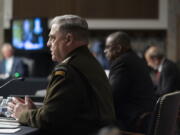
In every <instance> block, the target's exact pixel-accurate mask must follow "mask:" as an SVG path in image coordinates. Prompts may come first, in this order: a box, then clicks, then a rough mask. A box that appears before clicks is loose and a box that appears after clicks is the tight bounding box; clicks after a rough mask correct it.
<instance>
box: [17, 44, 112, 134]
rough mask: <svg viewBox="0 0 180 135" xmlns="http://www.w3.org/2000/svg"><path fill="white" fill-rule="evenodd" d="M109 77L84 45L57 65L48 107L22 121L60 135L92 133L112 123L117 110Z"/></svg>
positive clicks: (31, 113)
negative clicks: (114, 105) (114, 106)
mask: <svg viewBox="0 0 180 135" xmlns="http://www.w3.org/2000/svg"><path fill="white" fill-rule="evenodd" d="M112 102H113V101H112V94H111V90H110V85H109V83H108V79H107V78H106V75H105V73H104V71H103V69H102V68H101V66H100V65H99V63H98V62H97V61H96V59H95V58H94V57H93V56H92V55H91V53H90V52H89V50H88V49H87V47H85V46H83V47H80V48H77V49H76V50H75V51H73V52H72V53H71V54H70V55H69V56H68V57H67V58H66V59H65V60H64V61H63V62H62V63H61V64H59V65H58V66H56V68H55V70H54V72H53V73H52V78H51V80H50V82H49V85H48V87H47V94H46V97H45V99H44V105H43V106H42V107H41V108H39V109H34V110H33V109H32V110H30V111H27V112H23V114H22V115H21V117H20V119H19V122H20V123H22V124H25V125H29V126H32V127H37V128H40V129H43V130H49V131H54V130H56V131H57V132H59V134H61V135H63V134H66V135H68V134H84V135H85V134H89V133H93V132H95V131H97V130H98V129H99V128H100V127H102V126H105V125H107V124H112V122H113V121H114V119H115V117H114V108H113V104H112Z"/></svg>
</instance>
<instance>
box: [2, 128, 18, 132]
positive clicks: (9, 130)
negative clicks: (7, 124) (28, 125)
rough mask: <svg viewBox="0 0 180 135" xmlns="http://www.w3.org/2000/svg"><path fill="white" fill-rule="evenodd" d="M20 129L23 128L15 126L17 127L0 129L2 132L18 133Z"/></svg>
mask: <svg viewBox="0 0 180 135" xmlns="http://www.w3.org/2000/svg"><path fill="white" fill-rule="evenodd" d="M19 130H21V129H20V128H15V129H0V133H16V132H17V131H19Z"/></svg>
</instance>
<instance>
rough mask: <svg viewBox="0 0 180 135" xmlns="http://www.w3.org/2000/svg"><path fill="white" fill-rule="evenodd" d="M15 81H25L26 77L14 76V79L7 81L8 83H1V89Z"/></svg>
mask: <svg viewBox="0 0 180 135" xmlns="http://www.w3.org/2000/svg"><path fill="white" fill-rule="evenodd" d="M13 81H24V78H23V77H18V78H13V79H11V80H9V81H7V82H6V83H4V84H3V85H1V86H0V89H1V88H3V87H5V86H6V85H8V84H9V83H11V82H13Z"/></svg>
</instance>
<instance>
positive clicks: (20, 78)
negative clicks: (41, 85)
mask: <svg viewBox="0 0 180 135" xmlns="http://www.w3.org/2000/svg"><path fill="white" fill-rule="evenodd" d="M14 79H17V80H20V81H24V79H25V78H24V77H22V76H21V74H20V73H18V72H16V73H15V74H14Z"/></svg>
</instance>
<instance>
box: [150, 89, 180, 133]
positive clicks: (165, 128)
mask: <svg viewBox="0 0 180 135" xmlns="http://www.w3.org/2000/svg"><path fill="white" fill-rule="evenodd" d="M179 106H180V91H175V92H171V93H168V94H165V95H163V96H161V97H160V98H159V99H158V101H157V104H156V106H155V109H154V112H153V113H154V114H153V117H152V121H151V123H150V127H149V131H148V134H147V135H176V127H177V118H178V112H179Z"/></svg>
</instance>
